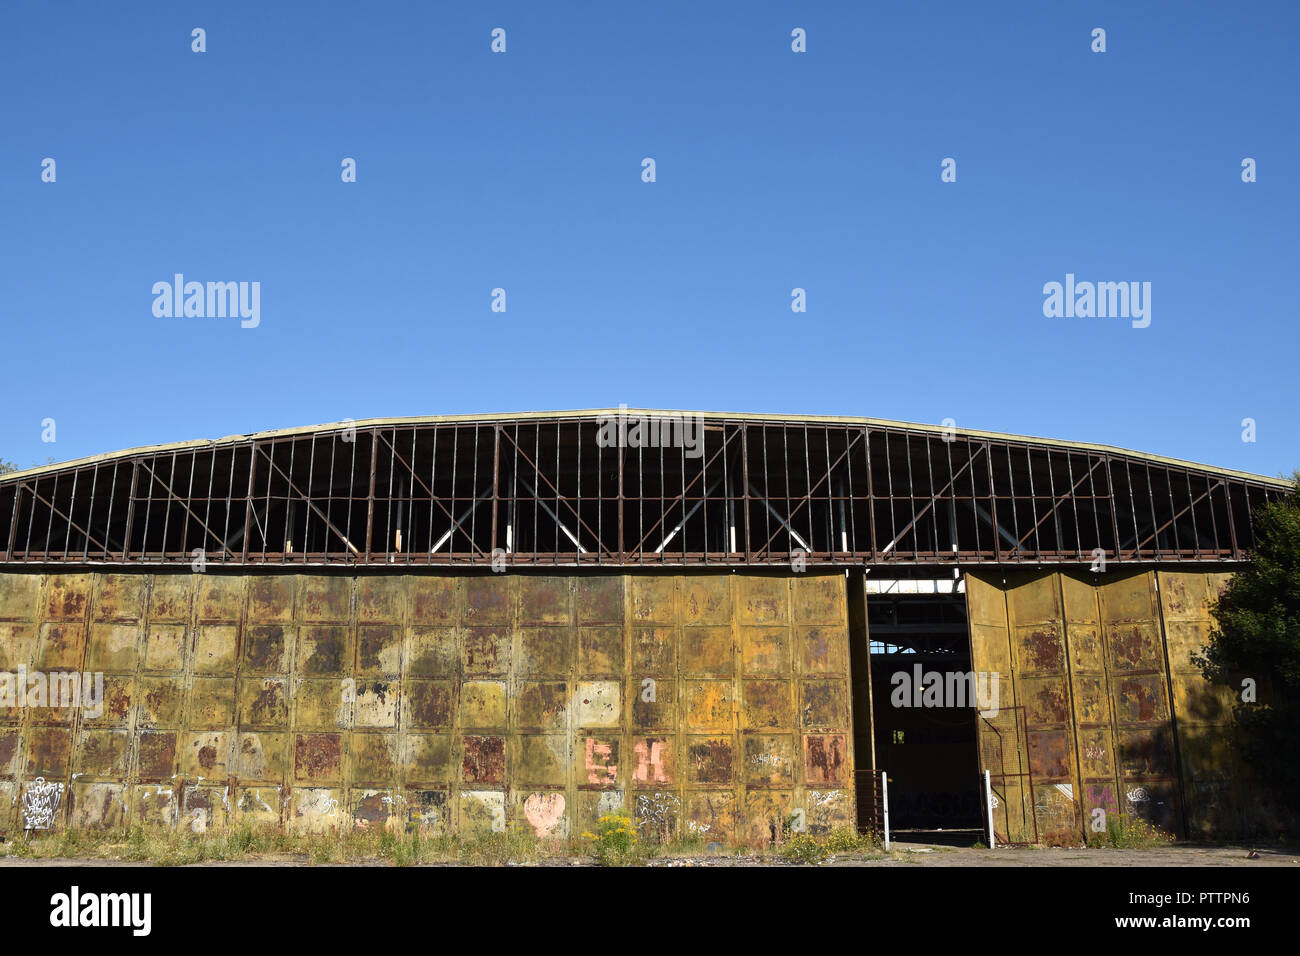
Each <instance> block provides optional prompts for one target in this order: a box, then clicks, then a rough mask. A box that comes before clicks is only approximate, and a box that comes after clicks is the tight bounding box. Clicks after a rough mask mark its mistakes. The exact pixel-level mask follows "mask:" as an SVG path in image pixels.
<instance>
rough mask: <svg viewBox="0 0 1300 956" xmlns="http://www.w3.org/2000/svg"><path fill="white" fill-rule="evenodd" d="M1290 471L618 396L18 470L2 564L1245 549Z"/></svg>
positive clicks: (906, 557)
mask: <svg viewBox="0 0 1300 956" xmlns="http://www.w3.org/2000/svg"><path fill="white" fill-rule="evenodd" d="M1287 488H1288V484H1287V483H1286V482H1284V481H1281V480H1279V479H1272V478H1265V477H1262V476H1257V475H1250V474H1247V473H1243V472H1238V471H1231V470H1228V469H1222V468H1214V467H1210V466H1206V465H1199V464H1194V463H1191V462H1184V461H1179V460H1176V459H1170V458H1164V457H1158V456H1153V455H1145V454H1141V453H1138V452H1133V451H1128V450H1125V449H1121V448H1115V447H1111V446H1106V445H1096V444H1084V443H1078V442H1064V441H1052V440H1048V439H1042V438H1032V437H1026V436H1018V435H1008V434H1000V433H995V432H984V431H974V430H970V429H960V428H956V427H944V426H936V425H921V424H908V423H903V422H890V421H881V420H877V419H866V418H847V417H825V416H808V417H796V416H774V415H753V414H731V413H698V412H680V411H679V412H674V411H665V410H650V409H628V408H622V407H620V408H608V409H592V410H585V411H567V412H531V413H520V414H491V415H480V416H463V415H456V416H431V417H417V418H401V419H370V420H365V421H357V422H351V421H346V422H337V423H333V424H327V425H317V426H311V427H305V428H295V429H281V430H274V431H265V432H259V433H256V434H252V435H232V436H228V437H226V438H221V439H217V440H215V441H204V440H200V441H188V442H178V443H172V444H165V445H155V446H149V447H144V448H134V449H128V450H125V451H120V452H114V453H112V454H106V455H98V456H94V457H90V458H83V459H79V460H77V461H71V462H66V463H62V464H57V465H49V466H45V467H41V468H35V469H29V470H26V471H20V472H14V473H10V474H8V475H4V476H2V477H0V561H2V562H4V563H10V564H15V563H17V564H24V563H26V564H30V563H37V564H85V565H98V564H115V565H196V564H199V565H203V566H204V567H206V566H207V565H209V564H213V565H218V566H224V565H234V566H244V565H252V564H256V565H282V566H299V565H334V564H343V565H384V566H389V567H391V566H394V565H401V566H411V565H484V566H490V567H492V568H493V569H494V570H504V569H505V568H507V567H513V566H546V565H556V566H598V567H628V566H671V565H690V566H695V565H717V566H719V567H734V566H781V565H784V566H787V567H792V568H794V569H795V570H799V568H800V567H802V566H806V565H809V564H815V565H834V566H841V565H843V566H849V565H862V564H870V565H881V564H885V565H888V564H895V565H900V566H902V565H912V566H917V565H936V564H937V565H954V566H965V565H982V564H1024V563H1029V564H1082V565H1086V566H1089V567H1097V566H1099V565H1100V566H1104V564H1105V562H1107V561H1109V562H1125V561H1129V562H1133V561H1139V562H1189V561H1196V562H1203V561H1210V562H1233V561H1240V560H1244V559H1245V558H1246V556H1247V555H1248V552H1249V549H1250V546H1251V544H1252V541H1253V536H1252V533H1251V514H1252V512H1253V511H1254V510H1255V509H1257V508H1258V507H1259V506H1260V505H1261V504H1263V503H1264V502H1267V501H1269V500H1271V499H1274V498H1277V497H1279V496H1281V495H1282V494H1284V493H1285V492H1286V489H1287Z"/></svg>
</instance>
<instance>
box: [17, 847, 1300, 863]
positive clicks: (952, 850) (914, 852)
mask: <svg viewBox="0 0 1300 956" xmlns="http://www.w3.org/2000/svg"><path fill="white" fill-rule="evenodd" d="M1251 849H1252V848H1251V847H1249V846H1246V845H1244V844H1243V845H1229V846H1206V845H1201V844H1194V845H1193V844H1189V845H1186V846H1172V847H1161V848H1158V849H1150V850H1091V849H1062V848H1055V847H1048V848H1030V847H1002V848H999V849H995V850H980V849H974V848H969V847H949V846H934V845H931V844H922V843H895V844H894V845H893V852H892V853H891V854H890V855H889V856H887V857H883V858H876V859H863V858H853V857H837V858H832V859H831V860H829V861H827V863H826V864H824V865H827V866H959V867H967V866H1120V867H1125V866H1167V867H1184V866H1187V867H1225V866H1256V867H1257V866H1291V867H1300V848H1298V847H1255V848H1254V849H1255V852H1257V853H1258V854H1259V857H1258V858H1257V859H1253V860H1252V859H1248V858H1247V853H1249V852H1250V850H1251ZM148 865H149V864H146V863H130V862H112V861H106V860H88V859H57V860H28V859H21V858H13V857H2V858H0V867H22V866H37V867H50V866H53V867H75V866H148ZM198 865H199V866H205V867H206V866H224V867H244V866H306V865H308V864H307V863H306V862H305V861H298V860H284V859H280V860H275V859H269V860H248V861H240V862H224V863H218V862H213V863H201V864H198ZM347 865H349V866H384V865H386V864H384V863H380V862H373V861H371V862H360V863H352V864H347ZM435 865H436V864H435ZM441 865H451V864H441ZM546 865H550V866H589V865H591V861H590V860H589V859H586V858H574V859H572V860H567V861H550V862H548V864H546ZM649 865H650V866H652V867H657V866H666V867H696V866H710V867H712V866H764V865H767V866H790V865H792V864H788V863H785V862H783V861H780V860H772V859H769V860H767V861H766V862H760V861H758V860H757V859H756V858H753V857H749V858H746V857H734V856H720V855H717V856H715V855H707V854H702V855H699V856H689V857H669V858H660V859H656V860H652V861H651V862H650V864H649Z"/></svg>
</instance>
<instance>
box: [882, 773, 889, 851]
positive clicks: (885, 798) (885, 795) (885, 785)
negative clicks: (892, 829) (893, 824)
mask: <svg viewBox="0 0 1300 956" xmlns="http://www.w3.org/2000/svg"><path fill="white" fill-rule="evenodd" d="M880 802H881V804H882V805H883V806H884V808H885V850H886V851H888V850H889V776H888V775H887V774H886V773H885V771H883V770H882V771H880Z"/></svg>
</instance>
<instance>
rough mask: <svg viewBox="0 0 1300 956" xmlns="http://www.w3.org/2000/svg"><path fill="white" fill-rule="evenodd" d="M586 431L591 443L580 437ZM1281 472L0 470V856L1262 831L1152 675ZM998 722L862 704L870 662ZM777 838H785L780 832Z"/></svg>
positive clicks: (1130, 461)
mask: <svg viewBox="0 0 1300 956" xmlns="http://www.w3.org/2000/svg"><path fill="white" fill-rule="evenodd" d="M611 426H612V427H611ZM1285 491H1286V485H1285V483H1283V482H1281V481H1278V480H1274V479H1268V478H1263V477H1259V476H1253V475H1249V474H1243V473H1239V472H1232V471H1227V470H1224V469H1219V468H1211V467H1207V466H1202V465H1195V464H1191V463H1187V462H1182V461H1175V460H1170V459H1166V458H1159V457H1155V456H1151V455H1143V454H1138V453H1135V452H1131V451H1125V450H1122V449H1117V448H1111V447H1106V446H1099V445H1085V444H1077V443H1069V442H1063V441H1048V440H1043V439H1038V438H1028V437H1019V436H1012V435H1002V434H994V433H987V432H976V431H969V430H961V429H956V428H955V427H949V428H942V427H936V426H926V425H914V424H903V423H897V422H886V421H878V420H873V419H860V418H816V417H809V418H791V417H782V416H760V415H742V414H712V413H681V412H658V411H647V410H639V411H638V410H628V409H626V408H622V407H620V408H619V409H605V410H593V411H579V412H548V413H529V414H510V415H483V416H443V417H422V418H410V419H400V420H396V419H383V420H370V421H361V422H343V423H339V424H333V425H323V426H318V427H312V428H300V429H288V430H282V431H271V432H263V433H259V434H254V435H240V436H232V437H228V438H224V439H220V440H217V441H191V442H182V443H179V444H170V445H160V446H154V447H148V448H139V449H132V450H129V451H124V452H118V453H114V454H108V455H102V456H98V457H95V458H88V459H83V460H79V461H73V462H68V463H66V464H60V465H52V466H49V467H43V468H38V469H33V470H30V471H24V472H17V473H13V474H9V475H5V476H3V477H0V555H2V557H3V567H2V568H0V671H8V672H14V673H16V672H19V671H20V669H25V670H26V671H27V672H44V673H53V672H57V671H77V672H81V673H83V674H86V675H90V674H102V675H103V678H102V679H103V685H102V686H103V698H102V706H100V707H97V708H94V709H87V708H85V707H66V708H62V709H60V708H53V707H46V708H34V707H17V706H15V707H7V708H0V797H3V798H4V799H3V800H0V808H2V809H0V831H5V830H7V831H10V832H12V831H15V830H17V829H20V828H22V827H23V825H24V822H23V819H22V816H21V812H22V811H21V807H22V796H23V794H24V793H25V792H26V790H27V789H28V788H29V787H31V786H33V785H34V782H35V781H36V780H38V779H43V780H44V781H46V783H47V784H48V783H56V784H57V783H61V784H62V785H63V788H64V793H65V794H66V799H63V800H62V801H61V803H60V804H59V807H58V811H57V816H56V821H55V825H56V826H77V827H103V826H116V825H122V824H127V823H135V822H141V823H157V824H164V825H175V826H183V827H186V828H191V829H194V830H203V829H208V828H218V829H219V828H223V827H226V826H229V825H231V824H232V823H235V822H252V823H254V824H268V825H272V826H279V827H285V828H289V829H292V830H297V831H311V830H314V829H318V828H322V827H333V826H340V825H343V826H352V825H356V826H391V827H399V828H407V827H420V828H423V829H425V830H427V831H429V832H436V833H443V832H466V831H468V830H471V829H473V828H476V827H492V828H495V829H501V828H503V827H505V826H506V825H507V823H510V824H513V825H518V826H528V827H531V828H532V829H533V830H534V831H535V832H537V833H538V834H540V835H549V836H570V835H577V834H579V833H581V832H582V831H583V830H584V829H589V828H590V827H591V825H592V823H593V822H594V819H595V817H596V816H598V815H599V814H601V813H605V812H608V811H610V810H613V809H617V808H625V809H627V810H628V811H630V812H631V813H632V815H633V817H634V818H635V820H636V823H637V826H638V827H639V828H640V829H641V831H642V832H643V834H645V835H647V836H652V837H653V836H667V835H672V834H678V835H688V834H693V835H697V836H701V837H705V838H708V839H718V840H724V839H737V840H745V841H760V842H761V841H764V840H770V839H772V838H774V837H775V836H777V835H778V833H779V832H780V831H781V830H782V828H784V827H785V826H787V825H789V823H790V821H791V820H795V821H802V822H803V823H804V824H806V826H807V828H808V829H810V830H812V831H814V832H825V831H827V830H829V829H833V828H835V827H841V826H853V825H854V823H855V821H856V822H859V823H861V824H862V825H864V826H865V825H870V823H871V822H872V821H871V818H872V816H873V814H875V813H876V812H877V810H878V795H877V788H878V784H879V771H881V770H883V771H884V772H886V773H887V774H888V778H889V803H890V810H891V815H892V820H893V824H894V826H895V827H903V828H906V827H915V828H926V827H945V828H960V827H972V828H977V827H980V826H981V820H982V810H981V807H982V803H981V801H982V794H983V790H982V783H981V776H982V773H983V772H984V771H988V772H989V775H990V781H991V785H992V793H993V798H992V800H991V801H990V802H991V804H992V806H993V808H994V813H993V816H994V821H995V829H996V830H997V837H998V839H999V841H1011V842H1032V841H1067V842H1068V841H1071V840H1074V841H1077V840H1079V839H1083V838H1085V837H1086V835H1087V832H1088V827H1089V822H1090V821H1092V820H1094V819H1095V817H1096V814H1095V811H1096V810H1097V809H1102V810H1104V811H1106V812H1107V813H1112V814H1113V813H1134V814H1138V815H1140V816H1142V817H1144V818H1146V819H1147V820H1149V821H1151V822H1153V823H1156V824H1158V825H1159V826H1161V827H1162V828H1164V829H1166V830H1168V831H1170V832H1172V833H1174V834H1176V835H1180V836H1185V837H1193V838H1194V837H1201V836H1214V837H1222V838H1226V837H1233V836H1240V835H1245V834H1248V833H1251V832H1255V831H1257V830H1260V829H1265V828H1267V827H1268V826H1270V821H1271V820H1272V819H1273V816H1274V812H1275V811H1274V810H1272V809H1270V808H1269V807H1268V806H1266V805H1265V804H1264V803H1263V802H1262V800H1263V798H1261V797H1260V796H1259V795H1258V792H1257V791H1255V790H1254V788H1252V786H1251V784H1250V778H1249V774H1248V768H1246V767H1244V766H1243V765H1242V764H1241V762H1240V760H1239V757H1238V755H1237V751H1236V748H1235V747H1234V745H1233V741H1232V738H1231V733H1230V731H1229V729H1228V722H1229V717H1230V709H1231V703H1232V696H1231V691H1230V690H1229V689H1227V688H1215V687H1212V686H1211V685H1209V684H1208V683H1206V682H1205V681H1204V680H1203V679H1202V677H1201V676H1200V673H1199V671H1198V670H1197V669H1196V667H1195V666H1194V665H1193V664H1192V662H1191V659H1190V654H1191V653H1192V652H1193V651H1195V650H1197V649H1199V647H1200V646H1201V645H1203V644H1204V643H1205V642H1206V639H1207V637H1208V634H1209V627H1210V617H1209V612H1208V608H1209V602H1210V601H1211V600H1212V599H1213V597H1214V596H1215V594H1216V592H1217V590H1218V589H1219V588H1220V587H1221V586H1222V584H1223V583H1224V582H1225V580H1226V579H1227V577H1228V576H1229V575H1230V574H1231V573H1232V571H1233V569H1234V567H1237V566H1239V565H1240V564H1241V562H1243V561H1245V560H1246V559H1247V556H1248V552H1249V551H1250V548H1251V545H1252V536H1251V514H1252V511H1254V510H1255V509H1258V508H1259V506H1260V505H1261V504H1263V503H1264V502H1266V501H1269V500H1272V499H1275V498H1278V497H1280V496H1281V495H1283V494H1284V493H1285ZM923 672H924V673H929V672H938V673H940V674H948V673H970V674H979V675H985V676H987V675H993V676H994V679H995V680H996V681H997V687H998V695H997V702H996V703H997V706H995V707H986V706H984V702H981V704H980V708H979V709H977V708H976V707H972V706H969V702H967V704H968V705H967V706H951V703H952V702H951V701H949V702H948V703H949V704H950V706H946V707H937V708H935V707H919V708H918V707H914V706H908V705H906V704H907V702H906V701H904V704H905V705H904V706H898V704H899V699H898V697H897V696H896V695H895V694H894V693H893V690H894V682H895V679H896V675H898V674H900V673H906V674H913V673H915V674H918V675H919V674H921V673H923ZM796 825H798V824H797V823H796Z"/></svg>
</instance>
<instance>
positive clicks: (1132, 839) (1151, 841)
mask: <svg viewBox="0 0 1300 956" xmlns="http://www.w3.org/2000/svg"><path fill="white" fill-rule="evenodd" d="M1173 843H1174V837H1173V835H1172V834H1170V833H1166V832H1165V831H1164V830H1161V829H1160V828H1159V827H1157V826H1155V825H1154V824H1150V823H1147V821H1145V820H1143V819H1142V818H1141V817H1135V816H1132V815H1130V814H1127V813H1120V814H1112V815H1111V816H1110V818H1109V819H1108V820H1107V821H1106V832H1105V833H1093V834H1090V835H1089V837H1088V846H1090V847H1108V848H1112V849H1117V850H1147V849H1152V848H1156V847H1165V846H1172V845H1173Z"/></svg>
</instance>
